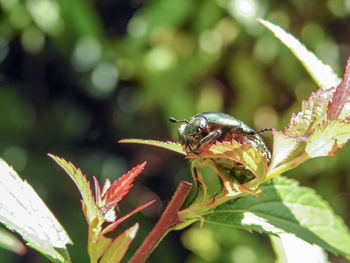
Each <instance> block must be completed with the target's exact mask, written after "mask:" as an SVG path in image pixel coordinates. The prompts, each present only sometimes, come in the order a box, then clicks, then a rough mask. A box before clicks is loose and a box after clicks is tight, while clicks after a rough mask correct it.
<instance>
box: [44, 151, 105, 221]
mask: <svg viewBox="0 0 350 263" xmlns="http://www.w3.org/2000/svg"><path fill="white" fill-rule="evenodd" d="M49 156H50V157H51V158H52V159H53V160H54V161H55V162H56V163H57V164H58V165H59V166H61V167H62V169H63V170H64V171H65V172H66V173H67V174H68V175H69V177H70V178H71V179H72V180H73V182H74V183H75V185H76V186H77V187H78V189H79V192H80V195H81V197H82V199H83V205H84V210H85V211H84V212H85V216H86V219H87V221H88V223H89V224H91V223H92V222H93V220H94V219H97V225H99V224H102V223H103V221H104V218H103V214H102V213H101V211H100V210H99V209H98V207H97V205H96V203H95V200H94V197H93V195H92V191H91V188H90V183H89V181H88V180H87V179H86V176H85V175H84V174H83V173H82V171H81V170H80V169H79V168H77V167H75V166H74V164H72V163H71V162H67V161H66V160H65V159H63V158H61V157H58V156H55V155H53V154H49ZM95 224H96V221H95Z"/></svg>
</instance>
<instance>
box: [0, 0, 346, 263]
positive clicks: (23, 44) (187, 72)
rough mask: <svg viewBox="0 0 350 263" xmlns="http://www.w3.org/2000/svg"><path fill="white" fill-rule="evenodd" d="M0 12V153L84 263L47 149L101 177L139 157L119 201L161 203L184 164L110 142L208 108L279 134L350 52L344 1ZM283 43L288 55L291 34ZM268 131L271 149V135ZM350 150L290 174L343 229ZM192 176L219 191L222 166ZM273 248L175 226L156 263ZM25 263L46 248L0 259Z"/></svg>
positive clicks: (130, 205) (241, 236) (145, 221)
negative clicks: (141, 166)
mask: <svg viewBox="0 0 350 263" xmlns="http://www.w3.org/2000/svg"><path fill="white" fill-rule="evenodd" d="M0 9H1V12H2V19H1V21H0V69H1V77H0V86H1V87H0V112H1V113H2V114H0V120H1V129H0V154H1V156H2V158H3V159H4V160H6V162H7V163H9V164H11V166H13V167H14V169H15V170H16V171H17V172H18V173H19V174H20V175H21V176H22V177H23V178H26V179H27V180H28V182H30V184H31V185H32V186H33V188H34V189H35V190H36V192H37V193H38V194H39V195H40V196H41V197H42V198H43V199H44V200H45V201H46V202H47V205H48V206H49V207H50V208H51V209H52V210H53V211H55V215H56V216H57V218H58V219H59V221H60V222H61V223H62V225H64V226H65V228H66V230H67V232H68V233H69V235H70V237H71V239H72V240H74V243H75V245H74V246H72V247H71V246H70V247H69V250H70V254H71V258H72V261H73V262H87V261H88V256H87V254H86V253H82V251H85V250H86V231H85V230H86V227H85V224H84V223H85V218H84V216H83V214H81V215H79V214H77V210H78V208H79V207H78V205H79V204H78V202H71V200H76V199H77V194H78V192H77V191H70V190H68V189H71V188H70V187H71V186H70V185H69V182H68V180H66V178H65V177H64V176H61V175H62V173H61V172H60V171H59V170H58V169H56V170H55V169H54V168H53V167H52V164H51V163H50V162H48V161H47V158H45V156H44V154H43V153H46V152H56V153H60V155H61V156H65V157H67V158H68V157H69V159H72V160H74V162H75V163H76V164H79V166H80V167H82V168H84V171H85V172H86V174H87V175H95V176H96V178H97V179H98V181H100V182H102V181H105V179H106V178H111V180H112V178H113V180H115V179H116V176H117V175H119V174H123V173H125V172H126V171H127V167H132V166H134V165H135V164H137V163H142V162H143V161H144V160H147V161H148V164H149V165H148V166H147V170H146V171H145V173H144V174H145V176H142V177H140V178H139V179H138V184H136V185H135V187H134V190H133V191H131V192H130V193H129V194H128V197H127V201H126V202H122V203H121V206H120V210H121V214H125V213H124V211H132V210H133V209H134V208H135V207H138V206H140V205H141V204H142V203H140V201H139V200H140V199H144V197H145V196H146V197H150V196H151V199H157V200H165V201H164V202H165V203H166V200H168V199H169V198H170V196H171V193H172V192H173V190H174V187H175V185H177V184H178V181H179V179H180V178H181V179H183V178H186V180H189V177H190V173H189V172H188V169H186V167H184V162H183V161H182V158H181V157H177V156H176V155H175V154H173V153H171V152H170V151H164V150H162V149H156V148H148V147H144V146H138V147H136V146H126V145H121V144H117V143H116V139H117V140H119V139H120V138H130V137H137V138H157V139H158V140H169V138H170V137H171V135H172V136H173V139H174V140H176V139H175V138H176V133H175V132H176V129H174V126H173V125H171V124H170V123H168V122H167V119H168V117H169V116H174V117H178V118H180V119H182V118H188V117H190V116H192V115H194V114H196V113H198V112H204V111H219V112H226V113H229V114H230V115H233V116H235V117H236V118H238V119H240V120H242V121H244V122H245V123H247V124H248V125H249V126H251V127H253V128H255V129H256V130H259V129H262V128H266V127H275V128H276V130H280V131H282V132H283V127H285V126H286V124H287V123H288V120H289V119H290V115H291V112H296V113H297V112H299V111H300V109H299V108H300V101H301V100H302V99H306V98H308V97H309V95H310V93H311V92H314V91H316V85H317V86H318V87H321V86H323V87H327V88H333V89H334V88H335V87H336V86H338V84H339V82H337V80H339V81H340V78H339V77H337V74H334V72H337V73H338V74H340V73H342V70H341V69H342V68H343V65H344V64H345V62H346V58H347V57H348V48H347V46H348V43H349V41H348V35H349V31H348V30H349V27H348V23H347V16H348V14H349V10H350V9H349V5H348V3H347V1H336V0H329V1H324V2H319V1H294V0H293V1H283V2H282V1H277V0H273V1H255V0H227V1H212V0H203V1H200V2H198V1H185V0H182V1H181V0H180V1H173V0H161V1H160V0H155V1H150V2H140V1H136V2H135V1H126V2H125V1H124V2H123V1H107V0H100V1H81V0H73V1H70V0H60V1H58V0H25V1H13V0H11V1H9V0H0ZM256 17H264V18H265V19H266V20H265V21H262V23H263V24H265V25H267V26H268V27H269V28H270V30H271V31H273V32H274V33H277V37H278V38H281V39H282V38H283V35H284V33H285V32H284V31H283V30H281V29H279V27H278V26H276V25H280V26H281V27H282V28H285V29H287V30H288V31H289V32H292V33H293V35H295V36H297V37H298V38H299V39H300V40H301V42H303V43H305V46H307V47H308V48H309V49H310V50H312V51H313V52H314V53H315V54H316V55H317V57H318V58H319V59H318V60H315V59H314V57H313V53H311V52H310V53H309V54H305V53H304V55H301V56H300V55H299V56H298V57H297V58H298V59H299V60H300V61H302V62H303V63H305V65H307V62H310V61H312V63H311V64H313V65H316V64H317V65H318V68H316V70H314V69H313V68H310V67H308V66H305V67H306V69H307V71H308V72H309V73H310V74H311V77H312V78H313V79H314V80H316V85H315V83H314V82H313V81H312V80H311V78H310V77H309V76H308V75H307V74H306V73H305V72H304V70H303V68H302V67H301V66H300V65H299V63H298V62H297V61H296V59H295V57H293V56H292V55H291V54H290V52H289V51H288V50H287V48H284V47H283V46H282V45H280V44H279V43H278V41H277V40H276V38H275V37H274V36H273V35H272V34H271V33H270V32H268V30H264V29H263V27H262V26H261V25H259V23H256V21H255V19H256ZM267 20H268V21H271V22H272V23H274V24H275V25H273V24H271V23H270V22H267ZM288 39H290V40H291V41H290V42H288ZM283 41H284V42H285V44H286V45H287V46H293V45H294V49H295V43H296V41H297V40H296V39H295V38H292V39H291V38H290V37H286V38H285V39H284V40H283ZM304 48H305V47H304ZM292 49H293V48H292ZM298 50H301V51H303V50H304V49H303V48H302V47H300V49H298ZM293 52H294V51H293ZM294 53H295V54H298V52H294ZM305 58H307V59H305ZM321 60H322V61H323V62H321V63H319V62H320V61H321ZM317 61H318V62H317ZM324 65H330V66H331V67H328V68H326V67H323V66H324ZM333 71H334V72H333ZM317 73H320V74H319V75H314V74H317ZM327 81H328V84H326V82H327ZM320 83H322V84H320ZM347 107H348V105H347V104H346V105H345V108H347ZM330 130H331V129H330V128H329V130H328V131H330ZM325 132H326V131H325ZM323 135H325V133H323ZM276 136H277V135H276ZM264 139H265V140H266V141H267V143H268V144H272V142H271V140H270V136H269V134H264ZM285 139H286V138H283V142H286V140H285ZM291 140H292V141H293V140H294V139H291ZM328 142H330V144H332V142H331V140H329V141H328ZM299 146H300V145H299ZM301 146H302V145H301ZM174 147H175V148H177V146H174ZM300 148H301V150H303V147H300ZM178 149H180V151H182V149H181V147H179V148H178ZM349 149H350V148H349V146H348V145H345V146H344V148H343V149H342V150H341V151H338V152H337V153H336V158H325V157H321V158H312V159H310V160H309V161H307V162H303V163H302V165H298V166H297V167H295V168H293V169H290V170H288V171H287V174H286V175H287V176H288V177H290V178H295V179H297V180H298V181H300V184H301V185H303V186H307V187H309V188H313V189H315V190H316V192H317V193H319V194H320V195H321V196H322V198H323V199H325V200H327V201H328V203H329V204H330V206H331V207H332V209H333V210H334V211H335V213H336V214H339V215H341V216H342V218H344V220H345V223H346V224H347V225H349V220H348V218H350V217H349V209H347V207H348V206H349V195H348V193H349V185H350V184H349V178H350V177H349V171H350V163H349V161H348V157H349V154H350V152H349ZM291 151H294V150H291ZM280 153H281V152H280ZM294 153H295V154H298V152H294ZM303 156H305V155H303ZM299 161H302V160H301V159H299ZM297 163H298V164H299V162H297ZM285 164H286V165H283V164H281V165H279V164H277V163H276V165H277V166H276V168H277V170H275V172H276V174H278V173H280V172H282V170H283V169H284V168H288V166H289V165H290V164H291V163H290V162H287V163H285ZM279 169H281V170H279ZM198 171H200V173H201V175H202V177H203V179H204V180H205V181H204V182H205V183H206V184H209V185H211V184H212V183H213V184H214V183H215V185H216V186H217V188H214V189H213V191H210V190H211V189H208V196H209V197H210V196H211V195H213V194H214V192H215V191H216V192H217V191H218V189H219V187H220V184H218V181H217V180H216V179H217V178H215V174H216V171H215V170H214V169H213V170H212V171H208V170H207V169H206V167H205V166H204V167H203V168H198ZM213 174H214V176H212V175H213ZM207 175H208V176H207ZM224 175H225V174H224ZM87 178H89V180H90V179H91V180H93V179H92V177H91V178H90V177H89V176H87ZM91 180H90V181H91ZM197 184H200V182H199V181H197ZM229 186H230V185H229ZM231 186H232V185H231ZM263 186H264V185H263ZM230 188H231V187H229V189H230ZM201 190H202V189H201ZM232 193H234V192H232ZM251 193H254V194H257V195H259V196H260V195H261V193H260V192H259V190H258V191H255V192H251ZM202 197H203V191H200V193H198V198H202ZM247 197H248V196H247ZM261 198H262V197H261ZM147 200H148V199H147ZM165 203H162V201H159V202H158V201H157V202H156V203H154V204H153V205H152V206H151V207H150V208H149V209H147V211H146V212H145V214H143V215H142V216H141V215H139V214H138V215H135V216H134V217H132V218H131V219H130V221H131V223H132V224H130V225H129V227H130V226H131V225H133V224H135V222H139V223H140V229H139V232H138V235H137V237H136V238H135V241H134V242H133V243H132V245H131V247H130V249H129V250H128V252H127V254H126V260H127V259H128V258H129V257H130V255H131V254H133V250H134V249H135V247H133V246H137V244H139V243H140V242H141V241H142V240H143V239H144V236H145V235H146V233H147V232H148V231H149V227H150V226H151V225H153V223H154V220H155V218H158V217H159V213H160V211H162V210H163V207H164V206H165ZM133 220H134V221H133ZM284 236H285V235H284ZM198 237H199V238H198ZM286 239H287V241H288V240H289V239H288V238H286ZM191 240H192V241H191ZM290 240H292V241H293V238H290ZM287 241H286V243H283V244H287ZM191 242H192V243H191ZM0 243H1V241H0ZM180 243H182V245H181V244H180ZM269 243H270V242H269V241H268V239H266V235H259V234H251V233H248V232H244V231H240V230H239V229H236V228H229V227H226V228H225V227H224V226H219V225H217V224H204V225H203V227H202V228H199V227H198V225H195V226H194V227H192V228H189V229H187V230H185V231H183V232H182V234H181V242H180V240H179V234H172V235H169V236H168V237H167V238H166V239H165V240H163V242H162V243H161V246H160V247H159V249H158V250H156V251H155V252H154V253H153V254H152V255H151V258H150V262H155V263H156V262H163V261H164V256H166V257H167V258H168V260H169V262H170V263H172V262H174V263H175V262H192V263H193V262H208V263H209V262H232V261H233V262H240V259H241V258H245V259H247V262H248V261H250V262H272V261H273V260H274V253H273V250H272V248H271V247H270V245H269ZM133 244H134V245H133ZM0 246H1V245H0ZM22 246H23V245H22ZM188 250H190V252H191V253H190V255H189V253H188ZM209 252H210V253H209ZM211 252H213V253H211ZM287 254H288V253H287ZM295 254H296V253H294V255H295ZM306 254H308V253H306ZM208 255H210V256H208ZM215 255H216V256H215ZM329 257H330V259H329V261H331V262H339V261H343V260H344V259H343V258H342V257H337V256H334V255H332V254H329ZM280 258H281V257H280ZM19 260H22V261H23V260H24V261H26V262H38V261H41V260H42V255H40V254H39V253H37V252H36V251H33V250H32V249H31V248H28V251H27V253H26V254H25V255H24V256H20V255H16V254H14V253H13V252H9V251H6V250H3V249H2V250H1V253H0V262H17V261H19ZM304 260H306V262H308V263H309V262H310V261H308V260H307V259H306V258H304ZM298 262H301V261H300V260H298Z"/></svg>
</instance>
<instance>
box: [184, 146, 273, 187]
mask: <svg viewBox="0 0 350 263" xmlns="http://www.w3.org/2000/svg"><path fill="white" fill-rule="evenodd" d="M188 158H194V159H195V158H198V155H196V154H190V155H189V156H188ZM200 158H201V159H214V160H215V161H216V162H217V163H218V164H219V165H226V167H229V165H228V164H227V162H231V163H232V165H235V163H236V162H238V163H241V164H243V166H244V168H246V169H248V170H249V171H251V172H252V173H253V174H254V175H255V179H253V180H252V181H249V182H248V183H247V184H243V185H244V186H246V187H251V186H259V185H260V184H261V183H262V182H263V181H264V179H265V177H266V173H267V159H266V157H265V156H264V155H263V154H262V153H261V152H260V151H259V150H258V149H257V148H256V147H253V146H250V145H247V144H240V143H238V142H236V141H234V140H233V141H231V142H216V143H215V144H212V145H209V146H208V147H207V146H206V145H204V147H201V153H200ZM222 162H225V163H222Z"/></svg>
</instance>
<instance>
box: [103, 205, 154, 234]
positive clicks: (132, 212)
mask: <svg viewBox="0 0 350 263" xmlns="http://www.w3.org/2000/svg"><path fill="white" fill-rule="evenodd" d="M155 201H156V200H152V201H150V202H148V203H146V204H143V205H141V206H139V207H137V208H135V209H134V210H133V211H131V212H130V213H129V214H127V215H125V216H123V217H121V218H119V219H118V220H117V221H115V222H114V223H112V224H110V225H108V226H107V227H106V228H105V229H103V231H102V233H101V235H105V234H107V233H108V232H111V231H113V230H114V229H115V228H116V227H117V226H118V225H119V224H120V223H121V222H123V221H124V220H125V219H128V218H129V217H130V216H132V215H133V214H136V213H137V212H139V211H141V210H142V209H144V208H146V207H147V206H149V205H151V204H153V203H154V202H155Z"/></svg>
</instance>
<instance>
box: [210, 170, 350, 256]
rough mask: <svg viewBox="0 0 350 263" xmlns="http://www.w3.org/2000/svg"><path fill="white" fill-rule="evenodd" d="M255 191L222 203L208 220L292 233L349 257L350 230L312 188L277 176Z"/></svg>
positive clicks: (235, 225) (253, 228)
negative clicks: (257, 193) (257, 194)
mask: <svg viewBox="0 0 350 263" xmlns="http://www.w3.org/2000/svg"><path fill="white" fill-rule="evenodd" d="M261 191H262V193H263V195H262V197H261V198H259V199H258V198H256V197H255V196H253V195H248V196H244V197H241V198H240V199H238V200H236V201H234V202H229V203H226V204H224V205H221V206H219V207H218V208H216V209H215V210H214V211H212V212H211V213H208V214H207V215H205V216H204V218H205V220H206V221H207V222H212V223H218V224H224V225H229V226H232V227H239V228H243V229H246V230H253V231H258V232H264V233H269V234H276V235H279V234H281V233H292V234H295V235H296V236H297V237H299V238H301V239H302V240H304V241H306V242H308V243H310V244H316V245H318V246H320V247H322V248H324V249H326V250H328V251H330V252H332V253H335V254H341V255H343V256H346V257H349V258H350V233H349V229H348V228H347V226H346V225H345V224H344V222H343V220H342V219H341V218H340V217H338V216H336V215H335V214H334V211H333V210H332V209H331V207H330V206H329V205H328V203H327V202H326V201H324V200H323V199H322V198H321V197H320V196H318V195H317V194H316V193H315V192H314V191H313V190H312V189H311V188H308V187H301V186H298V184H297V183H296V182H295V181H293V180H291V179H287V178H284V177H276V178H274V179H273V180H272V182H270V183H267V184H265V185H263V186H262V187H261Z"/></svg>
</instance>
